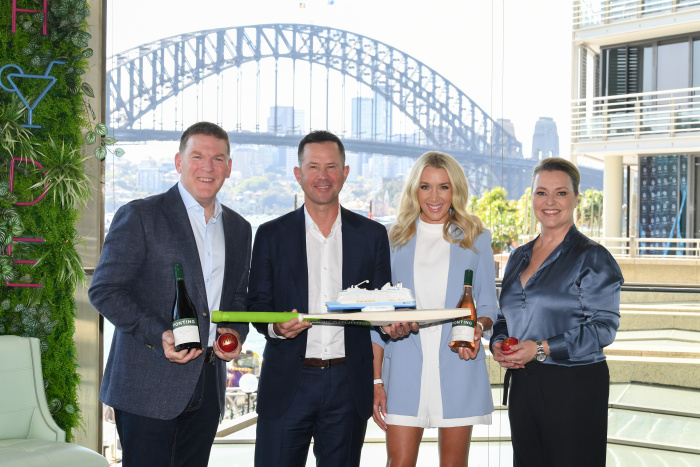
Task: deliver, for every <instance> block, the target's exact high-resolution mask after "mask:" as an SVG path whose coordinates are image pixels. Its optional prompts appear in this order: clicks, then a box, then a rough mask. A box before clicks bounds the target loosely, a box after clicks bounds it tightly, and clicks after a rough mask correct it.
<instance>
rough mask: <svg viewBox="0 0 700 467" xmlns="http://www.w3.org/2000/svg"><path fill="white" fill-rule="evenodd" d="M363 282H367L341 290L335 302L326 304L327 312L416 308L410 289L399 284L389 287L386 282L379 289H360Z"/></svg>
mask: <svg viewBox="0 0 700 467" xmlns="http://www.w3.org/2000/svg"><path fill="white" fill-rule="evenodd" d="M365 282H368V281H364V282H361V283H359V284H357V285H353V286H351V287H350V288H348V289H345V290H341V291H340V292H339V293H338V298H337V299H336V301H335V302H326V307H327V308H328V311H333V310H357V309H362V308H367V307H373V308H374V307H391V308H413V307H415V306H416V299H415V298H414V297H413V292H411V289H405V288H403V286H402V285H401V283H398V284H396V285H391V284H390V283H389V282H387V283H386V284H384V287H382V288H381V289H375V290H367V289H361V288H360V286H361V285H362V284H364V283H365Z"/></svg>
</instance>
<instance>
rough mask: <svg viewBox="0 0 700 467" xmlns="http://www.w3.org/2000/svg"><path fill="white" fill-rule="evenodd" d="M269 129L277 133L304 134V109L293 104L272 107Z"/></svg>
mask: <svg viewBox="0 0 700 467" xmlns="http://www.w3.org/2000/svg"><path fill="white" fill-rule="evenodd" d="M267 131H268V133H274V134H276V135H304V134H306V129H305V126H304V111H303V110H299V109H296V110H295V109H294V107H291V106H277V107H274V106H273V107H270V115H269V116H268V117H267Z"/></svg>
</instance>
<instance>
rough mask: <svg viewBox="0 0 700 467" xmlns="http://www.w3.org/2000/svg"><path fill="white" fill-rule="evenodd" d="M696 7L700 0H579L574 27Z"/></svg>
mask: <svg viewBox="0 0 700 467" xmlns="http://www.w3.org/2000/svg"><path fill="white" fill-rule="evenodd" d="M696 9H700V0H579V1H576V2H574V29H575V30H576V29H584V28H589V27H595V26H602V25H606V24H613V23H622V22H625V21H634V20H638V19H641V18H647V17H658V16H662V15H672V14H675V13H678V12H682V11H688V10H696Z"/></svg>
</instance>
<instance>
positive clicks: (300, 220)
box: [278, 206, 309, 335]
mask: <svg viewBox="0 0 700 467" xmlns="http://www.w3.org/2000/svg"><path fill="white" fill-rule="evenodd" d="M284 226H285V227H286V228H287V231H285V232H281V234H282V236H283V237H285V236H288V238H290V239H291V241H290V246H291V248H290V249H289V251H286V252H285V253H286V257H285V258H278V260H281V263H282V264H286V266H287V267H288V268H289V275H288V277H291V278H292V282H293V284H294V289H295V290H294V291H290V292H291V294H293V293H296V294H297V295H298V297H299V302H298V303H300V304H301V305H300V306H298V308H297V311H298V312H299V313H308V310H309V292H308V290H309V269H308V264H307V262H306V217H305V216H304V206H302V207H300V208H299V209H297V210H296V212H295V213H294V214H293V215H292V216H290V217H289V218H288V222H285V223H284ZM291 294H290V295H291ZM287 311H292V310H287ZM304 335H306V333H304Z"/></svg>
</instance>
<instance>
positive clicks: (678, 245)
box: [518, 235, 700, 260]
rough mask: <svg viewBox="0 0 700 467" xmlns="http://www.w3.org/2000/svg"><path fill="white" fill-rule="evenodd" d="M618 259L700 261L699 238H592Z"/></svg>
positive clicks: (522, 241)
mask: <svg viewBox="0 0 700 467" xmlns="http://www.w3.org/2000/svg"><path fill="white" fill-rule="evenodd" d="M535 237H536V235H521V236H520V237H519V238H518V240H519V242H520V244H521V245H523V244H525V243H527V242H529V241H531V240H533V239H534V238H535ZM588 238H590V239H591V240H593V241H594V242H597V243H600V244H601V245H603V246H605V248H607V249H608V251H610V253H612V255H613V256H615V257H616V258H637V257H639V258H659V259H661V258H666V259H692V260H698V259H700V239H698V238H636V237H592V236H589V237H588Z"/></svg>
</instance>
